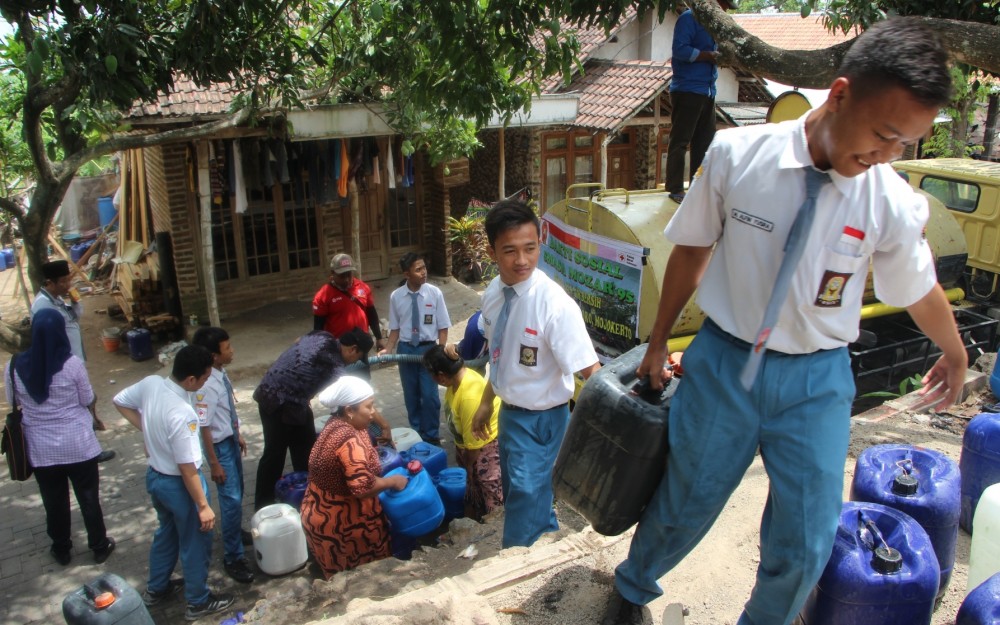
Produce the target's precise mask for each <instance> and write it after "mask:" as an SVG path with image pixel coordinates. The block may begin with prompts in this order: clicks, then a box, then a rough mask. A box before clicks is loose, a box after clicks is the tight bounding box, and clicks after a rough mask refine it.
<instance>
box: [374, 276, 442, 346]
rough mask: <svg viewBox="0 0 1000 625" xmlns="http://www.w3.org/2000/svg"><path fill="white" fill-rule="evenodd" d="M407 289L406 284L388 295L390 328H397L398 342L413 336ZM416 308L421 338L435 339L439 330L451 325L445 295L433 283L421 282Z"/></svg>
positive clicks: (407, 341) (409, 299)
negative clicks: (418, 312) (418, 311)
mask: <svg viewBox="0 0 1000 625" xmlns="http://www.w3.org/2000/svg"><path fill="white" fill-rule="evenodd" d="M410 293H411V291H410V289H409V287H408V286H406V285H405V284H404V285H403V286H401V287H399V288H398V289H396V290H395V291H393V292H392V294H391V295H389V329H390V330H399V342H400V343H409V342H410V337H411V336H412V334H411V332H412V328H411V325H410V320H411V318H412V315H411V312H412V309H411V306H412V304H411V303H410V302H411V301H412V298H411V297H410ZM417 307H418V308H419V310H420V315H419V316H418V321H420V325H419V326H418V328H417V329H418V330H419V332H420V340H421V341H434V342H435V343H436V342H437V340H438V330H445V329H447V328H450V327H451V318H450V317H449V316H448V307H447V306H446V305H445V303H444V294H443V293H442V292H441V289H439V288H437V287H436V286H434V285H433V284H428V283H426V282H425V283H423V284H421V285H420V289H419V290H418V291H417Z"/></svg>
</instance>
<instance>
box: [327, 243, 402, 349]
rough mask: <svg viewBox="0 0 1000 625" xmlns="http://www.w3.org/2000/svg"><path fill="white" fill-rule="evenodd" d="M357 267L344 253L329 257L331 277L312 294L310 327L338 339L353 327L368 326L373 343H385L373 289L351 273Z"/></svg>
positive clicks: (383, 345)
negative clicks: (373, 339) (373, 338)
mask: <svg viewBox="0 0 1000 625" xmlns="http://www.w3.org/2000/svg"><path fill="white" fill-rule="evenodd" d="M355 271H357V268H356V267H355V266H354V259H352V258H351V257H350V256H348V255H347V254H337V255H335V256H334V257H333V260H331V261H330V281H329V282H327V283H326V284H324V285H323V286H322V288H320V290H319V291H317V292H316V296H315V297H313V304H312V306H313V330H326V331H327V332H329V333H330V334H332V335H333V336H334V337H335V338H337V339H339V338H340V337H341V336H343V335H344V333H345V332H348V331H349V330H353V329H354V328H362V329H363V328H365V327H366V326H367V327H369V328H371V331H372V334H373V335H374V336H375V347H376V348H377V349H382V348H383V347H385V344H384V341H383V339H382V329H381V328H380V327H379V320H378V311H376V310H375V297H374V296H373V295H372V289H371V287H369V286H368V285H367V284H365V283H364V282H362V281H361V280H359V279H357V278H355V277H354V272H355Z"/></svg>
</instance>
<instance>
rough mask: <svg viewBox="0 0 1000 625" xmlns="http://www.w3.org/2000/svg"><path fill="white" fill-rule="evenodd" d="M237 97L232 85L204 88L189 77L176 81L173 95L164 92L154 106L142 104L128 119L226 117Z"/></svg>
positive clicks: (215, 85) (221, 84) (133, 109)
mask: <svg viewBox="0 0 1000 625" xmlns="http://www.w3.org/2000/svg"><path fill="white" fill-rule="evenodd" d="M235 96H236V90H235V89H234V88H233V87H232V85H231V84H230V83H227V82H224V83H216V84H214V85H212V86H211V87H208V88H207V89H202V88H201V87H198V86H197V85H195V84H194V82H192V81H191V80H189V79H187V78H183V77H182V78H178V79H176V80H174V88H173V89H172V90H171V91H170V93H167V94H163V93H161V94H160V96H159V98H157V101H156V102H155V103H141V104H137V105H136V106H134V107H132V110H131V111H130V112H129V115H128V116H129V118H132V119H133V120H135V119H136V118H163V119H166V118H171V119H178V118H185V117H194V116H211V115H224V114H225V113H227V112H229V106H230V105H231V104H232V102H233V98H234V97H235Z"/></svg>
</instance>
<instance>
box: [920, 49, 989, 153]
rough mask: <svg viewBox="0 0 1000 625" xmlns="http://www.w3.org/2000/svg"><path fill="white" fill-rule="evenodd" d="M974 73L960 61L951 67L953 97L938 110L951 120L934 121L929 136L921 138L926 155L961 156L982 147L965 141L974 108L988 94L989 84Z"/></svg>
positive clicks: (967, 136) (972, 120) (974, 113)
mask: <svg viewBox="0 0 1000 625" xmlns="http://www.w3.org/2000/svg"><path fill="white" fill-rule="evenodd" d="M978 76H979V75H978V74H977V73H976V72H973V71H972V68H970V67H967V66H964V65H956V66H953V67H952V68H951V82H952V84H953V85H954V97H953V98H952V100H951V103H950V104H949V105H948V106H946V107H945V108H944V109H943V110H942V113H944V114H945V115H947V116H948V117H949V118H950V120H951V121H948V122H943V123H939V124H935V125H934V130H933V133H932V134H931V137H930V139H928V140H927V141H925V142H924V152H925V153H926V154H927V155H929V156H937V157H942V158H944V157H958V158H965V157H968V156H971V155H972V154H973V153H975V152H977V151H981V150H982V149H983V146H981V145H979V146H970V145H969V144H968V138H969V129H970V128H971V126H972V124H973V122H974V121H975V115H976V109H977V108H978V105H979V104H980V103H982V102H985V101H986V99H987V98H988V97H989V94H990V87H989V86H988V85H987V84H985V83H984V82H982V81H980V80H979V79H978Z"/></svg>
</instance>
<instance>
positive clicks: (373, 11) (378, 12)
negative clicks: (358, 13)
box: [368, 2, 382, 22]
mask: <svg viewBox="0 0 1000 625" xmlns="http://www.w3.org/2000/svg"><path fill="white" fill-rule="evenodd" d="M368 14H369V15H370V16H371V18H372V20H374V21H376V22H381V21H382V5H381V4H380V3H378V2H373V3H372V6H371V8H370V9H368Z"/></svg>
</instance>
